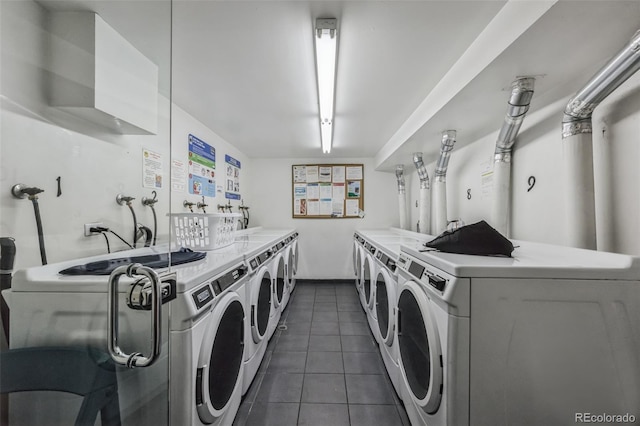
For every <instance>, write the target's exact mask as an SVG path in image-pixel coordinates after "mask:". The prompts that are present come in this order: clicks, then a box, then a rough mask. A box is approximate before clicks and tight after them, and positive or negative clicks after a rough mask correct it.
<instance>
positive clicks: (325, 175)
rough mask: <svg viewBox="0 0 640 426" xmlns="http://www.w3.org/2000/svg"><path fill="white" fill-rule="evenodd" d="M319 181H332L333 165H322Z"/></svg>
mask: <svg viewBox="0 0 640 426" xmlns="http://www.w3.org/2000/svg"><path fill="white" fill-rule="evenodd" d="M318 173H319V174H320V175H319V176H318V181H320V182H331V167H320V168H319V172H318Z"/></svg>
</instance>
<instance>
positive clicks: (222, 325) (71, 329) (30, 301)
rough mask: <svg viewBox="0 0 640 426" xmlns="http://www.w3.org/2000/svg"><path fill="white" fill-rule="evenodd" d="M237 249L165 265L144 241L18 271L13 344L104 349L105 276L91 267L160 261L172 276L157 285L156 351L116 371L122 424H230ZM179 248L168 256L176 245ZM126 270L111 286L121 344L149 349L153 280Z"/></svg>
mask: <svg viewBox="0 0 640 426" xmlns="http://www.w3.org/2000/svg"><path fill="white" fill-rule="evenodd" d="M237 249H238V247H236V246H235V245H231V246H228V247H225V248H223V249H219V250H216V251H211V252H207V253H201V255H202V256H201V257H196V258H195V261H194V262H192V263H185V264H182V265H178V266H171V269H170V270H169V269H167V268H166V265H167V264H168V259H169V256H168V255H167V252H168V248H167V247H149V248H142V249H137V250H131V251H128V252H126V254H127V255H128V256H127V257H122V256H123V252H120V253H114V254H111V255H104V256H97V257H93V258H87V259H81V260H75V261H69V262H62V263H58V264H49V265H46V266H43V267H36V268H30V269H26V270H23V271H18V272H16V275H15V277H14V280H13V288H12V297H11V302H12V307H13V308H14V309H12V315H14V319H15V321H12V323H11V324H12V332H11V347H12V348H20V347H33V346H91V347H96V348H98V349H101V350H103V351H105V352H107V350H108V342H109V339H108V333H107V329H108V327H107V324H108V323H110V322H111V321H110V320H109V318H108V312H107V311H108V309H107V307H108V305H109V303H108V301H109V299H110V298H109V297H108V294H107V289H108V287H109V286H108V285H107V282H108V281H109V277H108V275H95V274H104V273H106V274H108V273H109V270H111V269H114V268H115V267H119V266H121V265H127V264H130V263H135V262H139V263H142V264H147V265H149V266H150V267H151V266H155V267H158V268H159V269H158V274H160V276H161V277H165V276H166V277H169V279H167V280H164V281H163V284H162V292H163V301H164V304H163V305H162V311H161V319H162V322H161V330H162V332H161V335H160V337H161V343H160V356H159V358H158V360H157V361H155V362H154V363H153V364H152V365H151V366H149V367H145V368H135V369H129V368H126V367H122V368H120V369H119V370H118V382H119V384H118V386H119V389H118V393H119V399H120V407H121V416H122V423H123V424H125V425H127V424H129V425H158V424H165V423H166V419H170V421H171V424H180V425H204V424H213V425H216V426H218V425H230V424H231V422H232V421H233V418H234V417H235V414H236V411H237V409H238V406H239V403H240V398H241V390H242V387H241V383H242V377H243V364H242V356H243V350H244V341H243V332H244V321H243V319H244V316H245V314H244V313H245V307H244V303H245V299H246V296H245V294H244V284H245V281H246V278H247V277H248V274H247V272H248V269H247V266H246V264H245V263H244V261H243V259H242V253H241V252H239V251H237ZM175 253H176V256H172V262H173V261H175V260H176V259H175V257H177V256H178V253H180V252H175ZM117 256H120V257H117ZM163 262H164V263H163ZM163 265H164V266H163ZM63 271H64V272H63ZM116 271H118V269H116ZM168 271H173V272H174V273H173V274H167V272H168ZM69 274H71V275H69ZM87 274H91V275H87ZM171 277H173V278H171ZM122 278H123V279H120V277H119V278H118V279H117V280H115V287H112V288H114V291H115V293H114V294H115V295H117V299H118V300H119V303H118V306H119V307H118V309H117V312H119V314H117V315H116V317H117V323H116V324H117V327H115V328H116V330H117V334H116V335H118V336H119V338H118V345H119V346H121V348H122V350H123V351H124V352H125V353H135V352H141V353H143V354H147V353H148V350H149V348H147V346H148V343H145V342H149V340H150V339H149V335H150V332H149V312H148V311H146V310H145V309H146V308H145V307H146V305H147V302H148V301H149V300H150V297H149V294H150V292H149V280H148V279H146V278H143V279H140V280H137V281H134V280H133V279H129V278H127V277H126V276H122ZM119 281H121V282H119ZM127 305H132V306H137V307H138V308H140V307H142V308H143V309H129V308H128V307H127ZM221 354H222V355H221ZM238 357H240V362H238ZM167 380H169V383H167ZM214 382H215V384H212V383H214ZM167 389H168V392H169V393H168V394H166V390H167ZM167 400H169V404H167V403H166V401H167ZM132 401H134V402H135V404H132ZM138 401H141V402H140V404H138ZM138 405H141V407H139V406H138ZM32 406H33V401H32V400H30V401H28V402H27V408H26V411H25V412H23V413H22V414H21V416H20V419H21V422H25V421H26V422H29V421H28V420H27V417H25V416H26V415H30V414H29V411H33V410H30V408H29V407H32ZM39 406H40V405H39ZM13 407H14V408H16V405H14V406H13ZM17 407H19V405H17ZM61 407H64V404H63V405H61ZM18 409H19V408H18ZM38 411H39V410H38ZM70 411H71V412H75V411H74V410H70ZM64 415H66V413H64V408H60V406H59V407H57V408H56V409H54V410H47V416H48V420H49V422H50V423H51V424H54V423H55V424H64V423H65V422H66V420H63V417H62V416H64ZM59 416H60V417H59Z"/></svg>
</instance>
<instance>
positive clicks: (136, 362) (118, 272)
mask: <svg viewBox="0 0 640 426" xmlns="http://www.w3.org/2000/svg"><path fill="white" fill-rule="evenodd" d="M122 275H127V276H128V277H130V278H131V277H133V276H134V275H144V276H145V277H147V278H148V279H149V281H150V282H151V296H152V297H151V316H152V322H151V341H152V353H151V355H150V356H148V357H146V356H144V355H142V354H141V353H139V352H135V353H132V354H126V353H124V352H123V351H122V349H120V347H119V346H118V311H119V309H118V282H119V281H120V277H121V276H122ZM108 286H109V287H108V291H109V306H108V311H107V312H108V316H109V323H108V325H107V340H108V342H107V343H108V345H109V354H110V355H111V359H113V361H114V362H116V363H118V364H120V365H125V366H127V367H128V368H134V367H148V366H150V365H151V364H153V363H154V362H155V361H156V360H157V359H158V357H159V356H160V344H161V330H160V324H161V318H162V317H161V312H160V307H161V304H162V298H161V296H160V278H159V277H158V274H157V273H156V271H154V270H153V269H151V268H149V267H147V266H142V265H140V264H139V263H132V264H130V265H124V266H120V267H118V268H116V269H115V270H114V271H113V272H112V273H111V275H110V276H109V284H108Z"/></svg>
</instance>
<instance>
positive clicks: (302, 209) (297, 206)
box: [293, 199, 307, 216]
mask: <svg viewBox="0 0 640 426" xmlns="http://www.w3.org/2000/svg"><path fill="white" fill-rule="evenodd" d="M293 214H295V215H301V216H304V215H306V214H307V200H306V199H296V200H294V203H293Z"/></svg>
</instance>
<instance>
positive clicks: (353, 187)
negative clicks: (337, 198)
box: [347, 180, 360, 198]
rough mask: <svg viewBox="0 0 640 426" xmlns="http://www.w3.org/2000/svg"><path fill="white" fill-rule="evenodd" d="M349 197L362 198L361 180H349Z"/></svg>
mask: <svg viewBox="0 0 640 426" xmlns="http://www.w3.org/2000/svg"><path fill="white" fill-rule="evenodd" d="M347 198H360V181H359V180H352V181H347Z"/></svg>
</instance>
